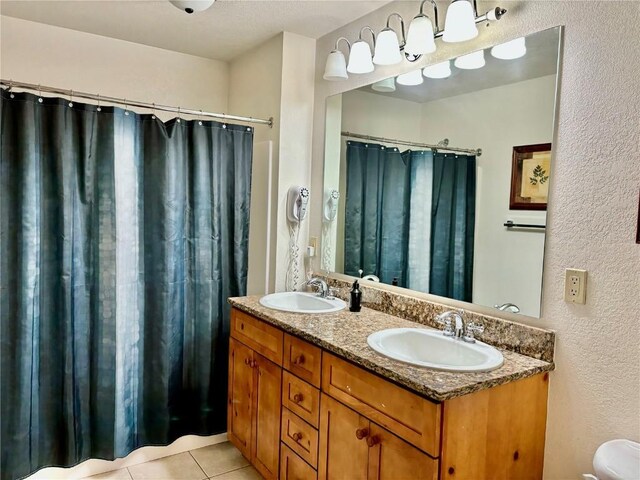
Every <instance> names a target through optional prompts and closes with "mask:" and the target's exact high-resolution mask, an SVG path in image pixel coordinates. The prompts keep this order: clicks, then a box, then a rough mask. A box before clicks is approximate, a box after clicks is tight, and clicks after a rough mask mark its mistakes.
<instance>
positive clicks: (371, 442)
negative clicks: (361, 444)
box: [367, 435, 380, 448]
mask: <svg viewBox="0 0 640 480" xmlns="http://www.w3.org/2000/svg"><path fill="white" fill-rule="evenodd" d="M379 443H380V437H378V436H377V435H373V436H372V437H368V438H367V445H368V446H369V448H371V447H373V446H375V445H377V444H379Z"/></svg>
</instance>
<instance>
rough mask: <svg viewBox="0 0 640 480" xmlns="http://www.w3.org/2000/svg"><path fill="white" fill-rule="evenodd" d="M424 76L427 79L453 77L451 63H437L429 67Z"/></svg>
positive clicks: (423, 71) (423, 72) (426, 68)
mask: <svg viewBox="0 0 640 480" xmlns="http://www.w3.org/2000/svg"><path fill="white" fill-rule="evenodd" d="M422 74H423V75H424V76H425V77H427V78H435V79H438V78H447V77H449V76H451V61H450V60H447V61H446V62H440V63H436V64H435V65H429V66H428V67H425V68H424V70H422Z"/></svg>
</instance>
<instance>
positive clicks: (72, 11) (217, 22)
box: [0, 0, 389, 61]
mask: <svg viewBox="0 0 640 480" xmlns="http://www.w3.org/2000/svg"><path fill="white" fill-rule="evenodd" d="M387 3H389V1H388V0H386V1H382V0H376V1H369V0H367V1H363V0H342V1H335V0H309V1H307V0H297V1H295V0H257V1H245V0H218V1H217V2H216V3H214V4H213V6H212V7H211V8H209V9H208V10H205V11H204V12H200V13H194V14H192V15H189V14H186V13H184V12H182V11H180V10H178V9H177V8H175V7H174V6H172V5H171V4H170V3H169V2H168V1H167V0H144V1H141V0H99V1H92V0H63V1H59V0H44V1H43V0H1V1H0V14H2V15H6V16H9V17H16V18H21V19H24V20H31V21H34V22H40V23H46V24H49V25H56V26H59V27H65V28H70V29H72V30H79V31H82V32H88V33H94V34H97V35H102V36H105V37H112V38H118V39H121V40H128V41H130V42H136V43H141V44H144V45H151V46H154V47H159V48H164V49H167V50H174V51H177V52H182V53H188V54H192V55H198V56H201V57H206V58H212V59H217V60H225V61H228V60H230V59H232V58H234V57H236V56H238V55H241V54H243V53H244V52H246V51H248V50H250V49H251V48H253V47H255V46H256V45H259V44H260V43H262V42H264V41H265V40H268V39H269V38H271V37H273V36H274V35H276V34H278V33H279V32H282V31H287V32H292V33H297V34H300V35H304V36H307V37H311V38H320V37H322V36H323V35H326V34H327V33H330V32H332V31H333V30H335V29H337V28H338V27H340V26H342V25H344V24H346V23H349V22H351V21H353V20H356V19H358V18H360V17H361V16H363V15H366V14H367V13H369V12H371V11H373V10H376V9H378V8H380V7H381V6H383V5H385V4H387Z"/></svg>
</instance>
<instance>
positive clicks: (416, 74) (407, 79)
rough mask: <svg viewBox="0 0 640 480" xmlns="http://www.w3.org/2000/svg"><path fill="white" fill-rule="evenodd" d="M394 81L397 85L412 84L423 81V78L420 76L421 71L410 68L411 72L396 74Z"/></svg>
mask: <svg viewBox="0 0 640 480" xmlns="http://www.w3.org/2000/svg"><path fill="white" fill-rule="evenodd" d="M396 81H397V82H398V85H408V86H414V85H420V84H421V83H422V82H424V78H422V72H421V71H420V70H412V71H411V72H407V73H403V74H402V75H398V78H397V79H396Z"/></svg>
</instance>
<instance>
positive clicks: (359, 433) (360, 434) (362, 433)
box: [356, 428, 369, 440]
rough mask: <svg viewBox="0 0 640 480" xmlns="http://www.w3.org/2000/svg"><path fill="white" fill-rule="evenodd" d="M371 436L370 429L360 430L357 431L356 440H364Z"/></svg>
mask: <svg viewBox="0 0 640 480" xmlns="http://www.w3.org/2000/svg"><path fill="white" fill-rule="evenodd" d="M368 436H369V429H368V428H359V429H357V430H356V438H357V439H358V440H362V439H363V438H367V437H368Z"/></svg>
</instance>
